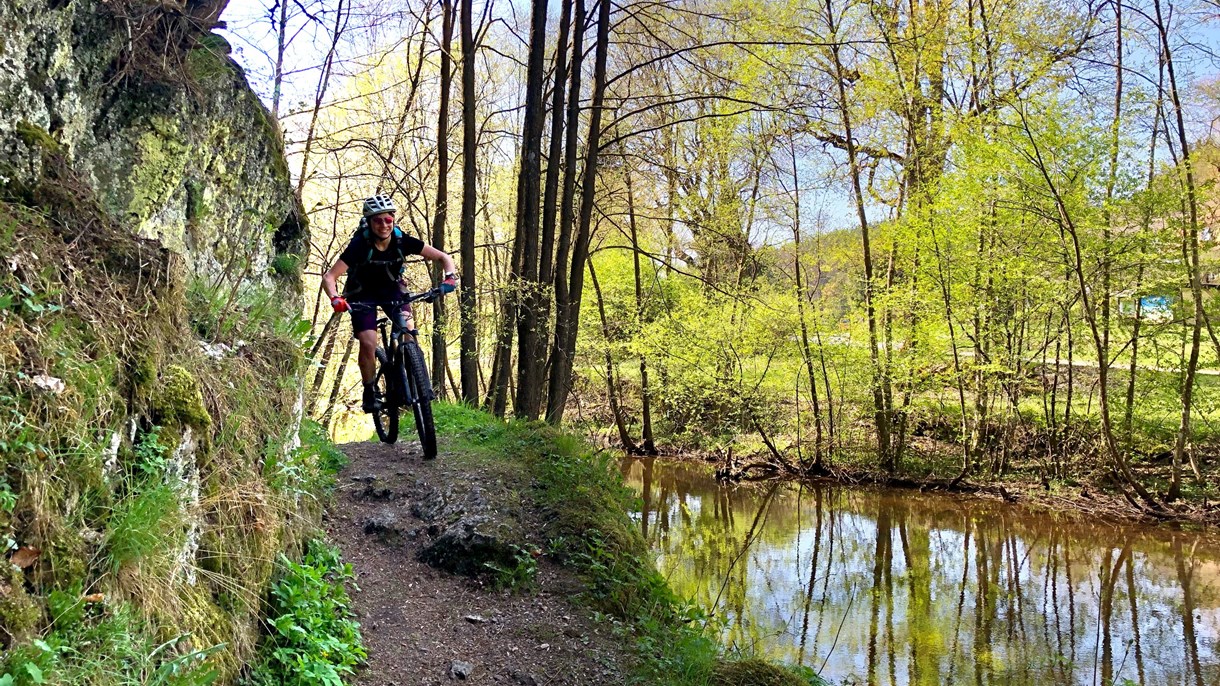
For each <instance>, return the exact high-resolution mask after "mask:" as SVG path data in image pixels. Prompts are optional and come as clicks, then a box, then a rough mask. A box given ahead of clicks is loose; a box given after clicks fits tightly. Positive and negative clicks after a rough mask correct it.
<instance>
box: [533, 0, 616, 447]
mask: <svg viewBox="0 0 1220 686" xmlns="http://www.w3.org/2000/svg"><path fill="white" fill-rule="evenodd" d="M576 7H577V16H583V10H584V4H583V1H582V0H577V2H576ZM580 33H581V32H577V37H576V39H575V40H573V52H572V54H573V56H575V55H580V54H581V52H580V50H578V49H577V44H578V43H580ZM595 44H597V48H595V55H594V67H593V101H592V114H590V115H589V135H588V139H587V142H586V151H584V155H586V156H584V173H583V178H582V182H581V215H580V220H578V222H577V225H576V236H575V240H573V244H572V255H571V267H570V269H569V273H570V280H569V283H567V284H566V288H565V289H564V292H562V293H560V292H559V291H556V294H555V338H554V345H553V348H551V363H550V382H549V386H548V393H547V421H549V422H550V424H560V422H561V421H562V420H564V405H565V404H566V403H567V392H569V391H570V385H571V382H572V363H573V359H572V356H573V354H575V350H576V333H577V328H578V327H580V315H581V295H582V291H583V287H584V260H586V259H587V258H588V254H589V228H590V225H592V221H593V197H594V194H595V193H597V168H598V153H599V145H600V143H599V142H600V138H601V109H603V103H604V100H605V88H606V52H608V51H609V44H610V4H609V0H603V1H601V2H599V5H598V34H597V42H595ZM578 73H580V65H578V63H577V61H576V60H575V57H573V62H572V85H573V90H572V93H570V94H569V106H572V105H573V104H576V103H577V101H578V98H580V90H576V89H575V87H577V85H578V83H577V81H576V78H577V74H578ZM573 95H575V96H573ZM569 121H573V122H575V121H576V120H575V117H569ZM573 128H575V127H569V131H570V132H571V131H572V129H573ZM569 142H570V143H572V148H570V149H575V142H572V139H571V138H570V139H569ZM569 159H573V160H575V155H573V156H572V157H569ZM567 184H569V182H567V181H565V187H566V186H567ZM573 193H575V192H573ZM565 195H566V197H571V195H569V192H567V188H565ZM569 205H570V204H569ZM569 211H570V210H569V208H567V206H565V208H564V212H565V214H566V212H569ZM569 226H570V225H569ZM566 228H567V227H566V226H565V223H564V221H562V218H561V220H560V253H559V256H560V258H564V255H565V251H564V245H562V240H564V232H565V229H566ZM556 265H559V261H558V260H556ZM562 276H564V275H562V271H561V270H560V271H559V272H556V275H555V280H556V283H558V282H560V281H562Z"/></svg>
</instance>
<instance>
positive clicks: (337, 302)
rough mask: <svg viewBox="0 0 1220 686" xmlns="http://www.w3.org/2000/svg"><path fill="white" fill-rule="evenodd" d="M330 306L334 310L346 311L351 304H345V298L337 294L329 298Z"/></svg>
mask: <svg viewBox="0 0 1220 686" xmlns="http://www.w3.org/2000/svg"><path fill="white" fill-rule="evenodd" d="M330 306H331V307H333V308H334V310H335V312H347V311H348V310H350V309H352V308H351V306H349V305H348V304H347V300H344V299H343V297H342V296H338V295H336V296H335V297H333V298H331V299H330Z"/></svg>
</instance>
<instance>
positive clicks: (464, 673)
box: [449, 660, 474, 681]
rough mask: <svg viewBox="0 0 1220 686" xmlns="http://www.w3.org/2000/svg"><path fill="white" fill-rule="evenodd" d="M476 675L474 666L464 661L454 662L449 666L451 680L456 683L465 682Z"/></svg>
mask: <svg viewBox="0 0 1220 686" xmlns="http://www.w3.org/2000/svg"><path fill="white" fill-rule="evenodd" d="M471 674H474V665H472V664H471V663H469V662H464V661H462V660H454V661H453V662H452V663H450V664H449V678H450V679H454V680H456V681H465V680H467V679H469V678H470V675H471Z"/></svg>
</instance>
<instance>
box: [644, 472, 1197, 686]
mask: <svg viewBox="0 0 1220 686" xmlns="http://www.w3.org/2000/svg"><path fill="white" fill-rule="evenodd" d="M621 466H622V470H623V475H624V478H625V479H626V482H627V484H628V486H630V487H631V488H632V489H634V490H635V492H636V493H637V494H638V495H639V496H640V499H641V505H642V507H641V509H640V510H639V511H636V512H634V513H633V516H634V518H635V521H636V522H637V524H638V526H639V527H640V531H641V532H642V533H643V534H644V537H645V538H646V539H647V541H648V542H649V544H650V545H651V547H652V550H653V552H654V553H655V555H656V561H657V567H658V569H659V570H660V571H661V573H662V574H664V575H665V576H666V577H667V578H668V580H669V583H670V585H671V587H672V588H673V589H674V590H675V591H676V592H677V593H678V594H679V596H681V597H684V598H689V599H692V600H694V601H695V602H697V603H698V604H699V605H700V606H702V607H703V608H704V609H705V610H706V611H708V612H709V613H711V615H712V618H713V619H712V624H711V626H712V629H713V631H718V632H719V633H720V635H721V637H722V639H723V640H724V642H725V643H726V644H727V645H729V646H731V647H733V648H738V649H741V650H742V651H744V652H746V653H756V654H760V655H763V656H766V657H768V658H771V659H773V660H777V661H780V662H785V663H800V664H804V665H808V666H810V667H812V668H814V669H815V670H817V671H819V673H820V674H821V676H822V677H823V678H825V679H827V680H829V681H830V682H831V683H834V684H843V685H847V684H869V685H870V686H871V685H874V684H878V685H881V684H886V685H892V686H899V685H904V684H910V685H916V684H919V685H922V684H966V683H970V684H977V685H979V686H992V685H1000V684H1003V685H1013V686H1018V685H1020V686H1024V685H1027V684H1028V685H1030V686H1033V685H1035V684H1037V685H1040V686H1041V685H1049V684H1057V685H1062V686H1069V685H1071V686H1076V685H1084V684H1090V685H1091V684H1101V685H1106V684H1114V685H1116V686H1117V685H1123V686H1126V685H1128V684H1139V685H1140V686H1145V685H1148V686H1160V685H1162V684H1165V685H1170V684H1172V685H1175V686H1176V685H1179V684H1181V685H1183V686H1216V685H1217V684H1220V644H1218V643H1217V641H1218V639H1220V536H1217V535H1216V534H1214V533H1200V532H1187V531H1180V530H1176V529H1173V528H1168V527H1151V526H1140V525H1126V524H1115V523H1112V522H1104V521H1096V520H1091V519H1087V518H1083V517H1079V516H1074V515H1066V514H1057V513H1054V512H1049V511H1045V510H1040V509H1033V508H1026V507H1021V506H1015V505H1009V504H1005V503H999V502H994V501H989V500H982V499H976V498H970V497H960V496H946V495H926V494H919V493H917V492H914V491H909V490H893V489H876V488H848V487H842V486H808V485H804V486H802V485H799V484H793V483H780V482H775V483H767V484H746V485H738V486H733V485H721V484H718V483H717V482H716V481H715V480H714V479H713V478H712V475H711V471H710V470H709V469H707V468H706V467H704V466H701V465H696V464H688V463H676V462H666V461H661V460H653V459H624V460H623V462H622V465H621Z"/></svg>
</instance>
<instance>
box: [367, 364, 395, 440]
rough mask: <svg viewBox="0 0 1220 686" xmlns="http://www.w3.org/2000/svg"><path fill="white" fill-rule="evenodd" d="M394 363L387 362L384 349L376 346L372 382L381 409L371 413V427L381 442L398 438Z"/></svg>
mask: <svg viewBox="0 0 1220 686" xmlns="http://www.w3.org/2000/svg"><path fill="white" fill-rule="evenodd" d="M394 367H395V365H391V364H389V362H388V360H387V359H386V354H385V349H384V348H377V376H376V379H375V381H374V384H375V385H376V387H377V392H378V393H379V394H380V395H381V409H379V410H377V411H376V412H374V413H373V428H374V429H376V430H377V438H379V439H381V442H382V443H393V442H394V441H397V440H398V403H397V398H398V397H399V396H400V395H401V394H400V393H398V392H396V390H395V388H394V384H395V378H396V377H397V376H398V375H396V374H394V371H395V370H394Z"/></svg>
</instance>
